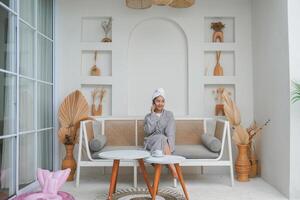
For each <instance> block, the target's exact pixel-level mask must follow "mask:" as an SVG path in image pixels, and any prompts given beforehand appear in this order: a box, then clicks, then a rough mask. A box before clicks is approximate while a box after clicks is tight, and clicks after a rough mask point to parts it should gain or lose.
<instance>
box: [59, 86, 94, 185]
mask: <svg viewBox="0 0 300 200" xmlns="http://www.w3.org/2000/svg"><path fill="white" fill-rule="evenodd" d="M88 111H89V107H88V103H87V101H86V99H85V97H84V96H83V95H82V94H81V92H80V91H79V90H76V91H75V92H72V93H71V94H70V95H68V96H67V97H66V98H65V99H64V101H63V103H62V104H61V105H60V107H59V111H58V119H59V122H60V129H59V131H58V137H59V140H60V142H61V143H62V144H64V145H65V148H66V156H65V158H64V160H63V161H62V169H67V168H70V169H71V173H70V175H69V177H68V181H72V180H73V179H74V174H75V171H76V162H75V159H74V157H73V150H74V146H75V144H76V143H77V141H78V140H77V139H78V134H77V129H78V128H79V126H80V121H82V120H85V119H87V118H88Z"/></svg>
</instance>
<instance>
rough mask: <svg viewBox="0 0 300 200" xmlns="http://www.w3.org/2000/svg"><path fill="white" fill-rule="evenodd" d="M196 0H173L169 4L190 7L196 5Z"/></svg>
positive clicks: (175, 6)
mask: <svg viewBox="0 0 300 200" xmlns="http://www.w3.org/2000/svg"><path fill="white" fill-rule="evenodd" d="M194 3H195V0H173V1H172V3H170V4H169V6H171V7H174V8H188V7H191V6H192V5H194Z"/></svg>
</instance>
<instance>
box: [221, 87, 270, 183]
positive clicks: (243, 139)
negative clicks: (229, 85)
mask: <svg viewBox="0 0 300 200" xmlns="http://www.w3.org/2000/svg"><path fill="white" fill-rule="evenodd" d="M222 98H223V102H224V112H225V116H226V117H227V119H228V120H229V122H230V124H231V126H232V129H233V135H232V139H233V141H234V143H235V144H236V145H237V148H238V157H237V159H236V163H235V168H236V172H237V179H238V180H239V181H249V175H250V170H251V166H252V165H251V164H252V163H251V162H250V161H253V159H255V160H256V158H253V157H252V156H253V155H252V156H251V154H252V153H249V152H251V149H252V143H253V139H254V136H256V135H257V134H258V133H260V132H261V130H262V129H263V127H264V126H266V125H267V124H268V123H269V122H270V120H267V121H266V122H265V123H264V124H263V125H262V126H260V127H257V126H256V122H254V123H253V124H252V125H251V126H250V127H249V128H247V129H246V128H244V127H243V126H242V125H241V116H240V111H239V109H238V108H237V106H236V104H235V102H234V101H232V99H231V98H230V96H229V93H228V92H227V91H226V90H224V91H223V94H222ZM253 165H254V167H256V163H253ZM255 169H256V168H255Z"/></svg>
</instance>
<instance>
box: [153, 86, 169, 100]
mask: <svg viewBox="0 0 300 200" xmlns="http://www.w3.org/2000/svg"><path fill="white" fill-rule="evenodd" d="M158 96H162V97H163V98H164V99H165V98H166V96H165V90H164V89H163V88H157V89H156V90H155V91H154V93H153V95H152V100H154V99H155V98H156V97H158Z"/></svg>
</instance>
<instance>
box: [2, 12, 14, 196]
mask: <svg viewBox="0 0 300 200" xmlns="http://www.w3.org/2000/svg"><path fill="white" fill-rule="evenodd" d="M7 22H8V23H7V24H8V26H7V30H4V31H6V32H7V34H6V35H7V38H6V39H7V40H6V41H7V48H6V66H13V65H15V58H16V57H15V56H16V43H15V38H16V32H15V27H16V21H15V18H13V17H12V15H8V19H7ZM15 68H16V67H15V66H14V67H12V69H15ZM2 77H3V79H4V81H3V83H4V84H3V97H4V117H3V134H4V135H9V134H13V133H16V124H17V123H16V105H17V102H16V99H17V98H16V95H17V87H16V77H15V76H14V75H8V74H4V73H3V76H2ZM2 141H3V142H2V144H3V145H2V160H1V179H0V181H1V183H0V184H1V189H8V193H9V194H8V195H9V196H10V195H13V194H14V192H15V181H14V180H15V151H16V148H15V143H14V138H8V139H2Z"/></svg>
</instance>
